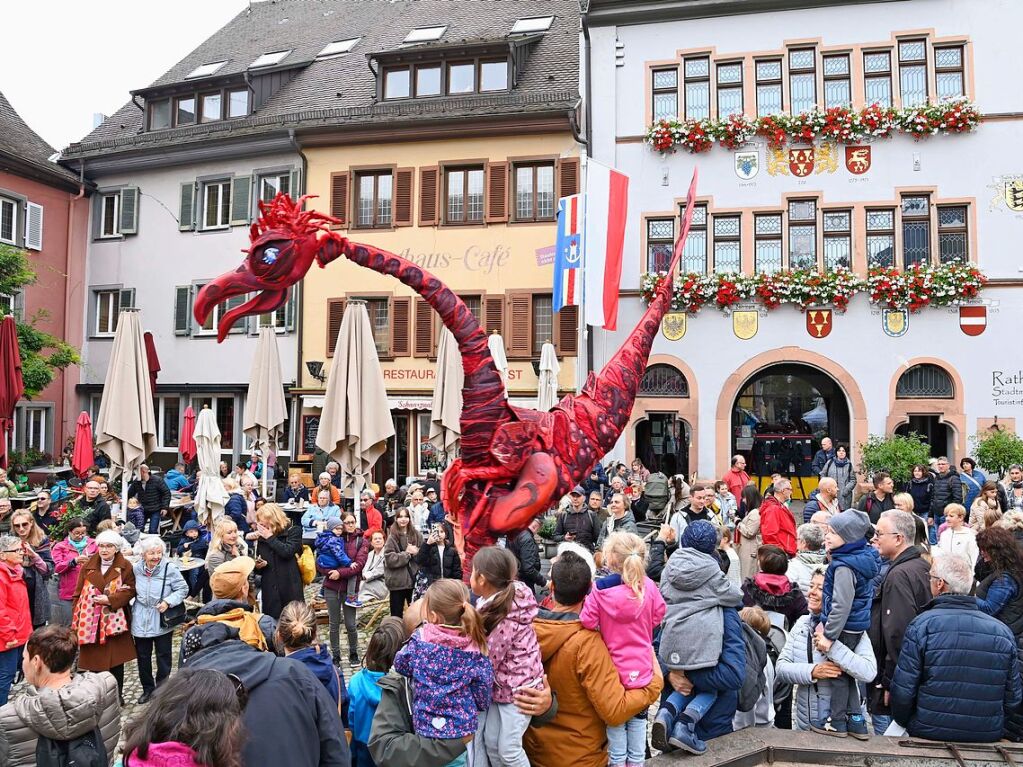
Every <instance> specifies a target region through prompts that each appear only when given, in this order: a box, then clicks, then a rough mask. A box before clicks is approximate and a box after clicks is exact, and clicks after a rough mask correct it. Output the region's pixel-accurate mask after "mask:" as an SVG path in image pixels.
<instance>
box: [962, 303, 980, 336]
mask: <svg viewBox="0 0 1023 767" xmlns="http://www.w3.org/2000/svg"><path fill="white" fill-rule="evenodd" d="M986 328H987V307H986V306H983V305H981V306H960V307H959V329H960V330H962V331H963V332H964V333H965V334H966V335H968V336H979V335H980V334H981V333H983V332H984V330H985V329H986Z"/></svg>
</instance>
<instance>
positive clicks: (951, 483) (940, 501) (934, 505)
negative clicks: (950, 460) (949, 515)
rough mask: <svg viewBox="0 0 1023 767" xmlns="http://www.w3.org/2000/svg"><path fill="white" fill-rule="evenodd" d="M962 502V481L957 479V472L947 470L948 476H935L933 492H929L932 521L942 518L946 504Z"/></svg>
mask: <svg viewBox="0 0 1023 767" xmlns="http://www.w3.org/2000/svg"><path fill="white" fill-rule="evenodd" d="M962 502H963V481H962V480H961V479H959V474H958V472H954V471H952V470H949V472H948V474H936V475H935V477H934V490H933V491H932V492H931V516H932V517H933V518H934V519H937V518H938V517H943V516H945V507H946V506H947V505H948V504H950V503H962ZM967 513H969V512H968V511H967Z"/></svg>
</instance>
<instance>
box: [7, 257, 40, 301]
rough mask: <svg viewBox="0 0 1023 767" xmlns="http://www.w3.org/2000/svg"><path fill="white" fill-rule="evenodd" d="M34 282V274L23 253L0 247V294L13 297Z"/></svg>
mask: <svg viewBox="0 0 1023 767" xmlns="http://www.w3.org/2000/svg"><path fill="white" fill-rule="evenodd" d="M35 281H36V273H35V272H34V271H32V266H31V265H30V264H29V263H28V256H27V254H26V253H25V251H23V250H21V249H19V248H15V247H13V246H11V245H0V294H3V295H6V296H13V295H14V294H15V293H17V292H18V291H19V290H21V289H22V288H24V287H25V286H26V285H31V284H32V283H34V282H35Z"/></svg>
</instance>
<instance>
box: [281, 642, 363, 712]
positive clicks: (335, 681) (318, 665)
mask: <svg viewBox="0 0 1023 767" xmlns="http://www.w3.org/2000/svg"><path fill="white" fill-rule="evenodd" d="M288 657H289V658H291V659H292V660H297V661H298V662H299V663H301V664H302V665H304V666H305V667H306V668H307V669H309V670H310V671H312V672H313V674H314V675H315V676H316V678H317V679H319V680H320V684H322V685H323V689H325V690H326V691H327V693H328V694H329V695H330V697H331V698H333V700H334V703H336V704H337V708H338V711H343V710H345V709H346V708H347V707H348V695H347V693H346V692H345V680H344V678H343V677H342V676H341V675H340V674H339V673H338V671H337V667H336V666H335V665H334V663H333V662H332V661H331V659H330V652H329V651H328V650H327V646H326V645H325V644H321V645H314V646H312V647H306V648H303V649H301V650H299V651H298V652H293V653H292V654H291V655H289V656H288Z"/></svg>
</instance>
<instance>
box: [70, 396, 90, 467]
mask: <svg viewBox="0 0 1023 767" xmlns="http://www.w3.org/2000/svg"><path fill="white" fill-rule="evenodd" d="M94 463H96V456H95V454H94V453H93V452H92V420H90V418H89V414H88V413H86V412H85V411H84V410H83V411H82V412H81V415H79V416H78V425H77V426H76V427H75V452H74V453H72V455H71V468H73V469H74V470H75V474H77V475H78V476H79V477H81V478H82V479H85V474H86V472H87V471H88V470H89V467H90V466H92V465H93V464H94Z"/></svg>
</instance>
